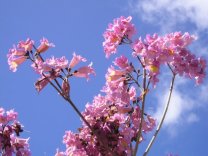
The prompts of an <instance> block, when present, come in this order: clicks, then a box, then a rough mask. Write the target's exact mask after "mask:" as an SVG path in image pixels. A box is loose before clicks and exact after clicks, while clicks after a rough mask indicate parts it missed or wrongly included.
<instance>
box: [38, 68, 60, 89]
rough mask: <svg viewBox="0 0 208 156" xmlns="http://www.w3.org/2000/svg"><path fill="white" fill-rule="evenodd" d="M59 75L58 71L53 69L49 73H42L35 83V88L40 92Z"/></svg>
mask: <svg viewBox="0 0 208 156" xmlns="http://www.w3.org/2000/svg"><path fill="white" fill-rule="evenodd" d="M58 75H59V72H57V71H53V72H51V73H50V74H44V75H42V76H41V78H39V79H38V80H37V82H36V83H35V89H36V90H37V91H38V92H40V91H41V90H42V89H43V88H45V86H46V85H47V84H48V83H49V82H50V81H52V80H54V79H55V78H56V77H57V76H58Z"/></svg>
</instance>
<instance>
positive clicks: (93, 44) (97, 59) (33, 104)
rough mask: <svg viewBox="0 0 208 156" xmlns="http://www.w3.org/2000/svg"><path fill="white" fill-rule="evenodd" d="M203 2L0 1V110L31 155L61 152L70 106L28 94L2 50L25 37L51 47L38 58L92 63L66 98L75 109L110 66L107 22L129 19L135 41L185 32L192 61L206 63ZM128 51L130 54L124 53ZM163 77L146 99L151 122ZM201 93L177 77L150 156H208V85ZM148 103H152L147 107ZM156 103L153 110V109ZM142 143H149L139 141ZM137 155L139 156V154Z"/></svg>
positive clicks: (23, 76) (71, 125)
mask: <svg viewBox="0 0 208 156" xmlns="http://www.w3.org/2000/svg"><path fill="white" fill-rule="evenodd" d="M207 3H208V2H207V1H206V0H198V1H197V0H196V1H191V2H190V1H188V0H181V1H179V0H176V1H173V2H172V1H170V0H158V1H156V0H150V1H148V2H146V1H145V0H138V1H137V0H130V1H119V0H108V1H99V2H98V1H96V0H91V1H80V0H76V1H72V0H60V1H58V0H44V1H43V0H36V1H32V0H19V1H12V0H7V1H3V0H1V1H0V23H1V26H0V28H1V29H0V68H1V72H0V77H1V81H0V86H1V87H0V93H1V94H0V106H2V107H4V108H5V109H12V108H14V109H15V110H16V111H17V112H18V113H19V120H20V121H21V123H22V124H23V125H24V126H25V130H26V132H25V133H24V136H25V137H30V146H31V151H32V154H33V155H34V156H51V155H54V153H55V151H56V148H61V149H64V147H63V145H62V137H63V135H64V132H65V131H66V130H72V131H76V129H77V128H78V127H79V126H80V121H79V120H78V119H79V117H78V116H77V115H76V113H75V112H74V111H73V110H72V109H71V107H70V106H69V105H68V104H67V103H66V102H65V101H64V100H63V99H62V98H61V97H60V96H59V95H58V94H57V93H56V92H55V90H53V89H52V87H50V86H47V87H46V88H45V89H44V90H43V91H42V92H41V93H40V94H38V93H37V92H36V90H35V88H34V82H35V81H36V80H37V78H38V75H36V74H35V73H34V72H33V71H32V70H31V68H30V64H29V63H25V64H23V65H21V66H20V67H19V68H18V70H17V72H16V73H12V72H11V71H9V67H8V65H7V59H6V55H7V52H8V49H9V48H10V47H12V45H13V44H16V43H17V42H18V41H20V40H25V39H26V38H28V37H30V38H32V39H33V40H35V41H36V43H37V45H38V44H39V40H40V39H41V38H42V37H43V36H44V37H46V38H48V39H49V40H50V41H51V42H53V43H54V44H55V45H56V47H55V48H53V49H50V50H49V51H48V52H47V53H46V54H45V57H50V56H53V55H54V56H57V57H60V56H63V55H64V56H66V57H67V58H68V59H70V58H71V57H72V53H73V52H74V51H75V52H76V53H77V54H80V55H82V56H84V57H86V58H87V59H88V61H89V62H90V61H92V62H93V64H94V68H95V70H96V77H92V78H91V80H90V81H89V82H86V80H85V79H72V80H71V96H72V99H73V100H74V102H75V103H76V104H77V106H78V108H79V109H80V110H84V106H85V104H86V103H87V102H91V101H92V99H93V96H94V95H97V94H98V93H99V90H100V89H101V88H102V86H103V85H104V83H105V77H104V75H105V73H106V71H107V67H108V66H109V65H110V64H111V61H112V60H113V58H112V59H111V58H110V59H108V60H107V59H105V55H104V52H103V47H102V42H103V37H102V34H103V32H104V31H105V29H106V27H107V25H108V23H110V22H111V21H112V20H113V19H114V18H116V17H120V16H121V15H123V16H129V15H131V16H132V17H133V23H134V24H135V25H136V27H137V29H138V33H137V35H138V36H142V37H144V35H145V34H147V33H150V34H152V33H154V32H158V33H159V34H165V33H168V32H171V31H180V30H181V31H183V32H185V31H190V32H191V33H193V34H196V35H197V36H198V40H197V41H196V42H195V43H194V44H193V45H192V46H191V49H192V50H193V51H194V52H195V53H196V55H197V56H204V57H205V58H206V59H207V58H208V55H207V52H208V44H207V43H208V37H207V36H208V16H206V15H207V14H208V10H207V8H206V6H208V4H207ZM127 52H130V51H127ZM167 76H168V74H163V75H162V76H161V81H162V83H160V84H158V87H157V89H156V90H155V93H154V94H153V95H152V96H151V99H149V102H150V104H151V108H147V109H148V111H152V113H153V115H154V116H155V117H157V118H158V117H159V116H160V114H161V111H162V108H163V105H162V104H163V103H164V100H165V98H164V97H165V96H164V95H165V92H166V90H167V88H168V86H169V84H168V83H169V81H166V80H168V78H167ZM207 82H208V81H207V78H206V80H205V81H204V83H203V84H202V85H201V86H197V87H196V86H195V84H194V82H193V81H192V80H186V79H183V78H179V77H177V82H176V87H175V90H174V95H173V98H172V102H171V107H170V109H169V114H170V115H169V116H168V117H167V120H166V121H165V124H164V127H163V129H162V130H161V132H160V134H159V137H158V139H157V141H156V143H155V144H154V145H153V148H152V150H151V152H150V154H149V155H150V156H155V155H158V156H159V155H166V154H167V153H168V152H172V153H174V154H179V155H180V156H185V155H189V156H198V155H207V154H208V150H207V140H208V134H207V133H206V132H207V129H208V122H207V120H208V116H207V114H208V96H207V93H208V83H207ZM152 101H154V103H153V102H152ZM155 101H156V103H155ZM146 139H147V140H146V142H148V141H149V136H147V138H146ZM145 145H146V144H145V143H144V145H143V147H141V148H140V150H141V153H142V150H144V148H145Z"/></svg>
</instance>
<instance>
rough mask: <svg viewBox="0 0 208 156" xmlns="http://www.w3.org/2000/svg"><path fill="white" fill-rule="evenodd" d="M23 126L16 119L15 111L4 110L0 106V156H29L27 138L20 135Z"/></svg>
mask: <svg viewBox="0 0 208 156" xmlns="http://www.w3.org/2000/svg"><path fill="white" fill-rule="evenodd" d="M22 128H23V126H22V125H21V124H20V123H19V122H18V120H17V112H15V111H14V110H10V111H7V112H5V110H4V109H3V108H0V154H1V155H2V156H12V155H13V154H15V155H16V156H30V155H31V154H30V149H29V144H28V141H29V138H28V139H24V138H21V137H20V134H21V133H22V132H23V129H22Z"/></svg>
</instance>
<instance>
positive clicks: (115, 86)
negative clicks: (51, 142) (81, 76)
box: [56, 56, 156, 156]
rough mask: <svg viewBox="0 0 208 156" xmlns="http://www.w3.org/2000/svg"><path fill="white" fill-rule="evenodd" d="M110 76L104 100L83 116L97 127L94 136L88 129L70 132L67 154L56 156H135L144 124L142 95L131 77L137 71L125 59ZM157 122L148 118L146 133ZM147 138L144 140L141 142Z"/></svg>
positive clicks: (118, 60) (89, 107) (97, 100)
mask: <svg viewBox="0 0 208 156" xmlns="http://www.w3.org/2000/svg"><path fill="white" fill-rule="evenodd" d="M114 64H115V65H116V66H117V67H119V68H120V69H115V67H113V66H111V67H110V68H109V69H108V72H107V74H106V85H105V86H104V88H103V89H102V92H104V93H105V95H104V96H102V95H98V96H95V97H94V100H93V102H92V103H91V104H90V103H88V104H87V105H86V108H85V111H84V112H83V116H84V117H85V119H86V120H87V121H88V123H89V124H90V125H91V126H92V127H93V131H94V133H96V134H97V135H95V134H93V133H92V132H91V130H90V129H89V127H87V125H83V127H81V128H79V133H72V132H71V131H67V132H66V134H65V136H64V140H63V142H64V144H66V151H65V152H60V151H57V153H56V156H65V155H80V156H81V155H86V156H87V155H109V156H110V155H113V154H114V155H119V156H126V155H128V156H130V155H132V149H131V148H132V147H131V143H132V142H134V141H135V142H136V138H137V134H138V131H139V126H140V123H141V117H142V115H141V111H140V107H139V106H138V104H139V100H138V99H137V97H138V95H137V92H136V89H135V87H134V86H131V87H130V85H129V84H128V82H130V79H129V76H128V75H129V74H131V72H133V67H132V66H131V65H130V64H129V61H128V59H127V58H126V57H125V56H121V57H119V58H116V60H115V62H114ZM155 124H156V123H155V120H154V119H153V118H152V117H151V116H150V115H146V116H145V120H144V122H143V125H142V132H143V133H147V132H149V131H151V130H152V129H153V128H154V127H155ZM142 140H143V136H142V137H141V138H140V142H141V141H142Z"/></svg>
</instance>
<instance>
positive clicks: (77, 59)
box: [69, 53, 87, 68]
mask: <svg viewBox="0 0 208 156" xmlns="http://www.w3.org/2000/svg"><path fill="white" fill-rule="evenodd" d="M81 61H82V62H86V61H87V60H86V58H84V57H82V56H81V55H76V54H75V53H73V58H72V59H71V61H70V63H69V68H73V67H74V66H76V65H77V64H78V63H79V62H81Z"/></svg>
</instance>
